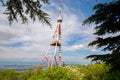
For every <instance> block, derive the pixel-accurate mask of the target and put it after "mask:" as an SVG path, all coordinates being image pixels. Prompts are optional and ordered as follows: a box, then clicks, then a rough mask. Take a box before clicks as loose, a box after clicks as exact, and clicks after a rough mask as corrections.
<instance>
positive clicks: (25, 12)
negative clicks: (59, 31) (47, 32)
mask: <svg viewBox="0 0 120 80" xmlns="http://www.w3.org/2000/svg"><path fill="white" fill-rule="evenodd" d="M0 2H1V3H2V5H3V7H5V12H4V14H6V15H8V20H9V23H10V24H11V23H13V21H18V20H19V19H21V20H22V23H28V19H31V20H33V21H35V20H36V19H37V18H38V20H40V21H41V22H42V23H45V24H48V25H51V24H50V22H49V19H50V18H49V16H48V14H47V13H45V12H44V11H43V10H42V9H41V7H42V4H48V3H49V2H48V0H0Z"/></svg>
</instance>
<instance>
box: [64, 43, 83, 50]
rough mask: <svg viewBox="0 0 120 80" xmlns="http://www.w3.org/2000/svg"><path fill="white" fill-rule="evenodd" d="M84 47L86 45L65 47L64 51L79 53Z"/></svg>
mask: <svg viewBox="0 0 120 80" xmlns="http://www.w3.org/2000/svg"><path fill="white" fill-rule="evenodd" d="M83 47H84V45H82V44H79V45H73V46H65V47H63V51H77V50H80V49H82V48H83Z"/></svg>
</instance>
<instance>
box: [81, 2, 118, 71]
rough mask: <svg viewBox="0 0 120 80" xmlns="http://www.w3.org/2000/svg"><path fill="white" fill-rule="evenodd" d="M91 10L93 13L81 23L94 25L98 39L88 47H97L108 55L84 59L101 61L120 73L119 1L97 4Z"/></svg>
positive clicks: (91, 56)
mask: <svg viewBox="0 0 120 80" xmlns="http://www.w3.org/2000/svg"><path fill="white" fill-rule="evenodd" d="M93 9H94V10H95V13H94V14H93V15H91V16H90V17H88V19H86V20H84V22H83V24H87V23H88V24H91V23H94V24H95V25H96V27H95V30H96V32H95V33H94V34H95V35H97V36H98V37H97V38H96V40H94V41H92V42H91V43H89V46H97V47H98V48H103V50H104V51H109V52H110V53H109V54H104V55H90V56H87V57H86V58H93V61H96V60H101V61H103V62H106V63H107V64H108V65H111V70H112V71H117V70H119V71H120V69H119V67H120V0H113V1H112V2H109V3H104V4H97V5H95V6H94V8H93Z"/></svg>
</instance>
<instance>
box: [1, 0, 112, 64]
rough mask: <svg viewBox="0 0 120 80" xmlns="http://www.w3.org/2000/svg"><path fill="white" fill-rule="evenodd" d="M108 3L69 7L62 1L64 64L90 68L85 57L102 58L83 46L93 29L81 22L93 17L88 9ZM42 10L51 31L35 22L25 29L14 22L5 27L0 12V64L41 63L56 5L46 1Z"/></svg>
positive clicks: (85, 1) (83, 0) (81, 0)
mask: <svg viewBox="0 0 120 80" xmlns="http://www.w3.org/2000/svg"><path fill="white" fill-rule="evenodd" d="M110 1H111V0H106V1H105V0H98V1H97V2H96V1H95V0H76V1H74V3H73V0H67V1H66V0H62V16H63V23H62V32H63V33H62V44H63V46H62V60H63V61H64V62H66V63H70V62H71V63H78V64H80V63H82V64H90V63H91V61H90V59H89V60H84V57H85V56H87V55H90V54H101V53H102V54H104V52H103V51H101V49H97V48H96V47H88V46H87V45H88V43H89V42H91V41H93V40H94V39H95V38H96V36H94V35H93V33H94V31H95V30H94V26H95V25H94V24H92V25H91V27H89V25H85V26H83V25H82V21H83V20H84V19H86V18H87V17H89V16H90V15H92V14H93V13H94V11H93V9H92V8H93V6H94V5H95V4H97V3H105V2H110ZM0 6H1V5H0ZM43 10H44V11H45V12H47V13H48V14H49V16H50V18H51V21H50V22H51V24H52V28H50V27H48V26H46V25H43V24H42V23H40V22H39V21H38V20H36V21H35V22H34V23H33V22H31V21H30V22H29V23H28V24H27V25H26V24H21V23H20V22H18V23H17V22H14V23H13V24H12V25H11V26H9V22H8V21H7V16H6V15H4V14H2V13H3V11H4V8H3V7H2V8H1V11H0V18H1V20H0V62H1V61H11V62H12V61H13V62H14V61H18V62H19V61H21V62H22V61H23V62H27V61H28V62H35V61H36V62H41V60H42V58H43V56H44V55H45V52H46V50H47V48H48V46H49V44H50V42H51V41H52V35H53V33H54V31H55V28H56V25H57V15H58V1H56V0H50V4H48V5H46V4H45V5H43ZM43 36H44V37H43ZM5 64H6V63H5Z"/></svg>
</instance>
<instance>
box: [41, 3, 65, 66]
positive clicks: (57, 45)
mask: <svg viewBox="0 0 120 80" xmlns="http://www.w3.org/2000/svg"><path fill="white" fill-rule="evenodd" d="M62 21H63V19H62V11H61V1H59V11H58V19H57V26H56V29H55V32H54V34H53V40H52V41H51V43H50V46H49V47H48V50H47V51H46V54H45V56H44V57H43V60H42V62H41V64H40V66H43V65H44V63H45V62H47V66H48V68H50V67H52V66H59V67H61V66H62V56H61V46H62V45H61V33H62V32H61V23H62ZM52 46H53V47H54V53H53V54H52V55H49V50H50V48H51V47H52Z"/></svg>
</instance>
